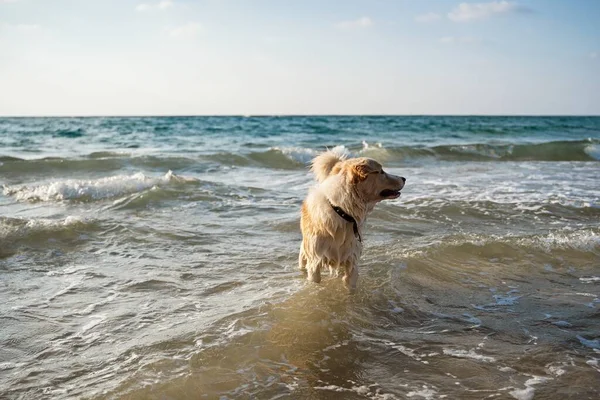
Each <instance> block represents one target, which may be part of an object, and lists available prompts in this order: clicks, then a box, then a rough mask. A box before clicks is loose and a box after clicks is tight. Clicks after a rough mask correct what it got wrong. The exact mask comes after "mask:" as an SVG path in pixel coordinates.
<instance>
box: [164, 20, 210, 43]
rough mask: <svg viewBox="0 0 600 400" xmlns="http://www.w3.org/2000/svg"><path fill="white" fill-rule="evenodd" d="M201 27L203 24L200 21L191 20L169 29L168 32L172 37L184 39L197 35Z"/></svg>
mask: <svg viewBox="0 0 600 400" xmlns="http://www.w3.org/2000/svg"><path fill="white" fill-rule="evenodd" d="M201 28H202V25H200V24H199V23H197V22H190V23H188V24H185V25H181V26H177V27H175V28H171V29H168V30H167V33H168V35H169V36H170V37H172V38H176V39H183V38H189V37H192V36H196V34H197V33H198V32H200V29H201Z"/></svg>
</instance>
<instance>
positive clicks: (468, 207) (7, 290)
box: [0, 116, 600, 400]
mask: <svg viewBox="0 0 600 400" xmlns="http://www.w3.org/2000/svg"><path fill="white" fill-rule="evenodd" d="M326 149H335V150H336V151H339V152H341V153H345V154H347V155H348V156H349V157H355V156H356V157H359V156H360V157H371V158H374V159H376V160H378V161H380V162H381V163H383V165H384V166H385V168H386V170H387V171H389V172H390V173H393V174H397V175H401V176H404V177H406V178H407V181H406V186H405V188H404V189H403V191H402V196H401V197H400V198H398V199H396V200H390V201H384V202H382V203H380V204H378V205H377V206H376V207H375V210H374V211H373V213H372V214H371V216H370V217H369V219H368V220H367V223H366V226H365V229H364V232H363V233H362V236H363V244H364V251H363V256H362V259H361V261H360V267H359V271H360V277H359V281H358V290H357V291H356V292H355V293H349V292H348V290H347V289H346V288H345V287H344V285H343V283H342V281H341V280H340V279H336V278H333V277H328V276H327V275H326V276H325V277H324V279H323V281H322V282H321V283H320V284H315V283H311V282H307V281H306V280H305V278H304V276H303V275H302V273H301V271H299V270H298V266H297V257H298V249H299V246H300V241H301V234H300V229H299V210H300V206H301V204H302V201H303V199H304V197H305V196H306V194H307V192H308V190H309V189H310V188H311V187H312V186H314V185H315V180H314V177H313V176H312V174H311V172H310V169H309V163H310V161H311V159H312V158H313V157H314V156H316V155H317V154H319V152H322V151H324V150H326ZM0 300H1V301H0V398H2V399H132V400H133V399H135V400H138V399H139V400H142V399H156V400H158V399H160V400H166V399H168V400H178V399H260V400H262V399H372V400H375V399H377V400H393V399H411V400H420V399H428V400H429V399H432V400H433V399H518V400H532V399H561V400H562V399H577V400H583V399H598V398H600V365H599V362H600V117H558V116H557V117H500V116H498V117H483V116H456V117H453V116H257V117H254V116H239V117H236V116H231V117H127V118H125V117H87V118H75V117H73V118H0Z"/></svg>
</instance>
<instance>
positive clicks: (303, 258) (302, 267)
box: [298, 242, 307, 272]
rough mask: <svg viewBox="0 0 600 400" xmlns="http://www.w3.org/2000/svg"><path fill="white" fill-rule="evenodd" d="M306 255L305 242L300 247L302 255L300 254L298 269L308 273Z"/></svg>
mask: <svg viewBox="0 0 600 400" xmlns="http://www.w3.org/2000/svg"><path fill="white" fill-rule="evenodd" d="M306 262H307V260H306V254H304V242H302V244H301V245H300V253H299V254H298V267H299V268H300V270H301V271H304V272H306Z"/></svg>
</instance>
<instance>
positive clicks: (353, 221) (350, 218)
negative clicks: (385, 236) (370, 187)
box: [329, 202, 362, 243]
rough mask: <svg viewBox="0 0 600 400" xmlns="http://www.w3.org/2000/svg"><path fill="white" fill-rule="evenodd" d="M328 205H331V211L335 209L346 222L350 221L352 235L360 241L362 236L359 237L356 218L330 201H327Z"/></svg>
mask: <svg viewBox="0 0 600 400" xmlns="http://www.w3.org/2000/svg"><path fill="white" fill-rule="evenodd" d="M329 205H330V206H331V208H333V211H335V212H336V213H337V215H339V216H340V217H342V218H344V219H345V220H346V221H348V222H352V229H353V230H354V236H356V238H357V239H358V241H359V242H360V243H362V238H361V237H360V232H359V231H358V224H357V223H356V220H355V219H354V217H353V216H352V215H350V214H348V213H346V212H345V211H344V210H342V209H341V208H340V207H338V206H334V205H333V204H331V202H329Z"/></svg>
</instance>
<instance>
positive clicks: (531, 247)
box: [431, 229, 600, 254]
mask: <svg viewBox="0 0 600 400" xmlns="http://www.w3.org/2000/svg"><path fill="white" fill-rule="evenodd" d="M473 246H474V247H477V248H478V252H479V253H485V252H486V249H487V250H490V253H501V251H500V250H502V252H504V253H506V254H511V253H514V251H515V250H522V251H524V252H526V253H527V252H530V251H537V252H542V253H546V254H547V253H552V252H555V251H573V250H574V251H578V252H583V253H594V254H597V253H599V252H600V232H598V230H596V229H581V230H577V231H570V232H569V231H567V232H565V231H554V232H549V233H545V234H538V235H528V236H518V235H506V236H496V235H476V234H473V235H467V236H459V237H455V238H452V237H449V238H446V239H444V240H440V241H439V243H438V245H437V246H435V247H433V248H432V249H431V250H432V251H436V252H437V251H442V252H444V251H446V249H457V248H459V249H460V248H465V247H473ZM463 250H464V249H463ZM451 251H453V250H451ZM466 253H468V251H467V252H466ZM528 254H529V253H528ZM532 254H533V253H532Z"/></svg>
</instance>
